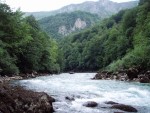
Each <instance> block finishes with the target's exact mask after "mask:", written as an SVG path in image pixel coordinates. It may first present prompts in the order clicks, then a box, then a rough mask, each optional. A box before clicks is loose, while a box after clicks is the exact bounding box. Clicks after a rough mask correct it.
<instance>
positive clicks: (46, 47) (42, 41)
mask: <svg viewBox="0 0 150 113" xmlns="http://www.w3.org/2000/svg"><path fill="white" fill-rule="evenodd" d="M22 15H23V14H22V12H20V11H12V10H11V8H10V7H9V6H8V5H7V4H4V3H1V2H0V17H2V18H0V76H5V75H7V76H12V75H17V74H19V73H33V72H40V73H54V72H59V71H60V65H59V63H58V62H59V61H60V60H59V59H60V58H59V56H60V55H58V53H59V52H58V51H59V50H58V46H57V44H56V42H55V41H54V40H53V39H51V38H50V37H48V36H47V35H46V33H44V32H42V30H41V29H40V27H39V25H38V22H37V21H36V20H35V18H34V17H33V16H29V17H26V18H23V17H22Z"/></svg>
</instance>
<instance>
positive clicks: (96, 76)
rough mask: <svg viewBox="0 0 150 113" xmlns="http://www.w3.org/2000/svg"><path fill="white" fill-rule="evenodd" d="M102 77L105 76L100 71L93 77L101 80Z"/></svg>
mask: <svg viewBox="0 0 150 113" xmlns="http://www.w3.org/2000/svg"><path fill="white" fill-rule="evenodd" d="M102 78H103V76H102V75H101V74H100V73H97V74H96V75H95V76H94V78H93V79H96V80H101V79H102Z"/></svg>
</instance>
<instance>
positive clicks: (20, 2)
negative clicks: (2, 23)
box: [2, 0, 134, 12]
mask: <svg viewBox="0 0 150 113" xmlns="http://www.w3.org/2000/svg"><path fill="white" fill-rule="evenodd" d="M2 1H5V3H7V4H8V5H10V7H11V8H13V9H18V8H21V11H24V12H35V11H50V10H56V9H59V8H61V7H63V6H66V5H69V4H77V3H82V2H84V1H98V0H2ZM111 1H115V2H126V1H134V0H111Z"/></svg>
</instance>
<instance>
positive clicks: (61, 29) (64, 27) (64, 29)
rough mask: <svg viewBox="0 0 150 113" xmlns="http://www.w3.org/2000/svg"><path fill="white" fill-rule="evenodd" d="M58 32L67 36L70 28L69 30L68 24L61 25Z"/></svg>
mask: <svg viewBox="0 0 150 113" xmlns="http://www.w3.org/2000/svg"><path fill="white" fill-rule="evenodd" d="M58 33H59V34H62V35H63V36H66V35H67V34H68V30H67V28H66V26H60V27H59V30H58Z"/></svg>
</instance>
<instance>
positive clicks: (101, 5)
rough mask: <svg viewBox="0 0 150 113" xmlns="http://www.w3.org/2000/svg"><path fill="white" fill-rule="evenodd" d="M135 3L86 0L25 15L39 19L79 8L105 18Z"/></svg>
mask: <svg viewBox="0 0 150 113" xmlns="http://www.w3.org/2000/svg"><path fill="white" fill-rule="evenodd" d="M137 4H138V2H137V1H131V2H124V3H116V2H112V1H110V0H99V1H97V2H93V1H87V2H83V3H81V4H71V5H68V6H65V7H63V8H61V9H58V10H55V11H44V12H27V13H26V16H29V15H34V16H35V18H36V19H41V18H44V17H47V16H51V15H55V14H58V13H64V12H74V11H78V10H80V11H86V12H90V13H94V14H97V15H99V16H100V18H106V17H109V16H111V15H112V14H115V13H117V12H119V11H120V10H122V9H128V8H132V7H135V6H137Z"/></svg>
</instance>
